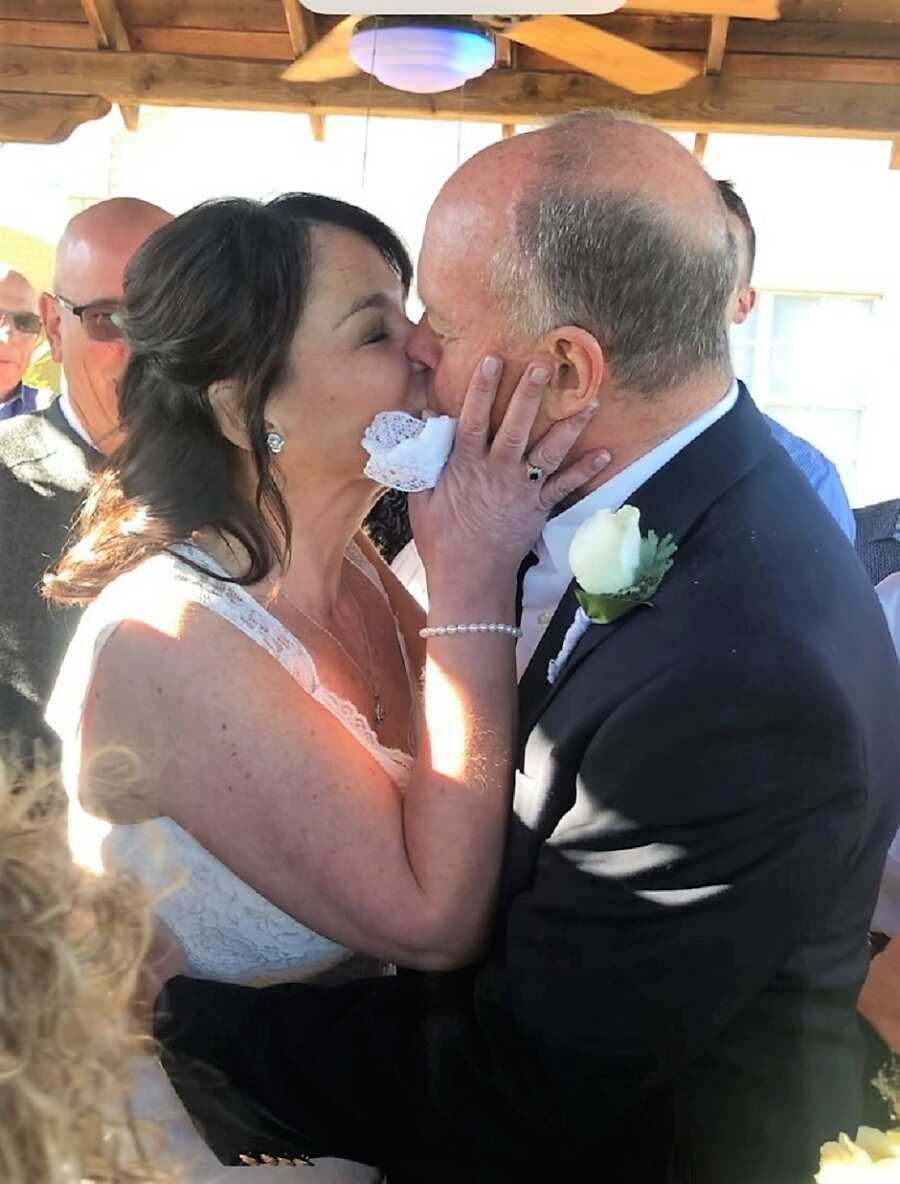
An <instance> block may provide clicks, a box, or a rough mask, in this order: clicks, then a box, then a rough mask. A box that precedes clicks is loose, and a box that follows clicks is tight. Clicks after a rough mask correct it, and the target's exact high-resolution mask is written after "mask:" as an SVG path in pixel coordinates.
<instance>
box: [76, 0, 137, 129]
mask: <svg viewBox="0 0 900 1184" xmlns="http://www.w3.org/2000/svg"><path fill="white" fill-rule="evenodd" d="M81 7H82V9H83V10H84V15H85V17H86V18H87V23H88V24H89V25H90V27H91V32H92V33H93V35H94V40H95V41H96V43H97V49H99V50H101V51H103V52H106V51H109V50H113V51H117V52H119V53H128V52H129V51H130V49H131V38H130V37H129V36H128V30H127V29H126V28H125V22H124V21H123V20H122V14H121V13H120V12H119V5H118V3H117V0H81ZM119 112H120V114H121V116H122V122H123V123H124V124H125V126H126V128H127V129H128V130H129V131H130V132H136V131H137V128H138V120H139V119H140V107H139V106H137V105H136V104H134V103H119Z"/></svg>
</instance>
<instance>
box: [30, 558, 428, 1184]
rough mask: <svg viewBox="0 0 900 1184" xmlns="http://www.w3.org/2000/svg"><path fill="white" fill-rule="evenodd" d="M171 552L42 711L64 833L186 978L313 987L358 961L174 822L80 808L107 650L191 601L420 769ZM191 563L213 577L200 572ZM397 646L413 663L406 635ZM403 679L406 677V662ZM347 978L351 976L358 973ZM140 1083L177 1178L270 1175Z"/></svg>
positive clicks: (297, 1172) (393, 763)
mask: <svg viewBox="0 0 900 1184" xmlns="http://www.w3.org/2000/svg"><path fill="white" fill-rule="evenodd" d="M174 550H175V552H176V553H175V554H172V553H169V554H162V555H157V556H155V557H154V558H152V559H149V560H146V561H145V562H144V563H142V564H140V565H139V566H138V567H136V568H135V569H134V570H133V571H131V572H128V573H126V574H125V575H123V576H120V577H119V578H118V579H116V580H114V581H113V582H112V583H111V584H109V585H108V586H107V587H106V588H105V589H104V590H103V592H102V593H101V594H100V596H99V597H98V598H97V600H96V601H95V602H94V603H93V604H92V605H91V606H90V608H88V610H87V612H86V613H85V614H84V617H83V618H82V620H81V623H80V625H79V628H78V631H77V633H76V635H75V638H74V640H73V642H72V644H71V646H70V647H69V651H68V653H67V654H66V658H65V661H64V662H63V666H62V670H61V671H60V675H59V679H58V681H57V684H56V687H55V689H54V692H53V695H52V697H51V700H50V703H49V705H48V708H47V721H48V723H49V724H50V725H51V726H52V727H53V728H54V730H55V731H56V732H57V733H58V734H59V736H60V738H61V740H62V742H63V774H64V780H65V783H66V788H67V791H68V794H69V829H70V835H71V836H72V845H73V850H74V851H75V853H76V858H77V859H78V860H79V862H81V863H84V864H87V865H88V866H94V867H97V866H99V865H101V864H102V865H103V866H108V867H109V866H113V867H121V868H126V869H129V870H131V871H136V872H138V874H139V875H140V876H141V878H142V879H143V880H144V881H145V882H146V883H147V884H148V886H149V888H150V889H151V892H152V893H153V895H154V898H155V899H156V901H157V903H156V906H155V911H156V913H157V915H158V916H159V917H160V918H161V920H162V921H163V922H164V923H165V924H166V925H167V926H168V928H169V929H170V930H171V931H172V933H173V935H174V936H175V938H176V939H177V941H178V942H179V944H180V945H181V947H182V949H183V950H184V952H185V955H186V958H187V962H188V973H189V974H191V975H193V976H196V977H200V978H205V979H215V980H218V981H220V982H232V983H243V984H247V985H251V986H263V985H268V984H272V983H279V982H289V981H300V980H304V979H310V978H314V977H316V978H318V977H319V976H321V975H322V974H323V973H329V972H333V971H335V968H339V967H345V968H346V969H347V970H349V968H350V966H349V964H350V961H351V959H353V958H354V955H353V952H352V951H351V950H349V949H347V948H346V947H345V946H343V945H340V944H339V943H338V942H335V941H332V940H331V939H330V938H327V937H323V936H322V935H321V934H318V933H315V932H314V931H313V930H311V929H309V928H307V927H306V926H305V925H302V924H301V923H300V922H299V921H296V920H295V919H294V918H293V917H290V916H288V915H287V913H284V912H283V911H282V910H281V909H279V908H277V907H276V906H275V905H273V904H272V903H271V902H270V901H268V900H266V899H265V898H264V897H263V896H261V895H260V894H259V893H258V892H256V891H255V890H254V889H253V888H252V887H251V886H250V885H249V884H247V883H246V882H245V881H243V880H242V879H240V877H239V876H237V875H235V873H234V872H232V871H231V870H230V868H228V867H226V865H225V864H223V863H222V862H221V861H220V860H218V859H217V858H216V857H215V856H214V855H213V854H212V853H211V852H210V851H208V850H207V849H206V848H205V847H203V846H202V845H201V844H200V843H199V842H197V840H196V839H194V838H193V837H192V836H191V835H190V834H188V832H187V831H186V830H184V829H183V828H182V827H181V826H179V825H178V823H176V822H174V821H173V820H172V819H170V818H158V819H155V820H153V821H152V822H142V823H138V824H135V825H110V824H109V823H107V822H103V821H101V820H99V819H96V818H93V817H91V816H90V815H88V814H86V813H85V811H84V810H83V808H82V807H81V805H80V803H79V801H78V796H77V785H78V773H79V765H80V760H81V754H80V736H79V729H80V723H81V718H82V714H83V710H84V704H85V700H86V696H87V693H88V690H89V688H90V685H91V680H92V676H93V671H94V668H95V666H96V662H97V658H98V656H99V654H100V651H101V650H102V648H103V645H104V644H105V642H106V641H107V640H108V638H109V637H110V636H111V635H112V634H113V633H114V631H115V629H116V628H117V627H118V625H119V624H120V623H121V622H122V621H125V620H132V621H133V620H141V621H145V622H147V623H148V624H150V625H156V626H159V625H160V624H161V621H162V619H163V617H167V618H168V619H171V617H172V614H173V613H174V614H176V616H177V615H178V614H179V610H180V608H181V606H183V605H184V603H185V602H190V603H193V604H200V605H203V606H204V607H205V608H207V609H210V610H211V611H213V612H215V613H217V614H218V615H219V616H221V617H222V618H224V619H225V620H226V621H228V622H229V623H230V624H232V625H233V626H234V627H235V628H236V629H238V630H240V632H241V633H243V634H244V635H245V636H246V637H249V638H250V639H251V640H252V641H254V642H256V643H257V644H258V645H260V646H261V647H262V648H263V649H264V650H265V651H266V652H267V653H268V654H270V655H271V656H272V657H273V658H274V659H275V661H277V662H278V663H279V664H280V665H281V666H282V667H283V668H284V669H285V670H286V671H287V672H288V674H290V676H291V677H292V678H293V679H294V680H295V681H296V682H297V683H299V685H300V686H301V687H302V688H303V689H304V690H305V691H306V692H307V693H308V694H309V695H311V696H312V697H313V698H314V699H316V700H317V702H319V703H321V705H322V706H323V707H324V708H325V709H326V710H327V711H329V712H330V713H331V714H332V715H333V716H334V717H335V718H336V719H337V720H338V721H339V722H340V723H341V724H342V725H343V726H344V727H345V728H346V729H347V731H348V732H350V733H351V734H352V735H353V736H354V737H355V739H356V740H357V741H358V742H359V743H360V744H361V745H362V746H363V747H364V748H366V749H367V750H368V751H369V752H370V753H371V754H372V756H373V757H374V758H375V759H376V760H377V761H378V762H379V764H380V765H381V766H382V768H384V770H385V771H386V773H387V774H388V776H389V777H390V778H391V779H392V780H393V781H394V782H395V783H396V784H397V785H399V786H402V785H404V784H405V783H406V782H407V780H408V779H409V775H410V772H411V770H412V765H413V758H412V757H411V756H410V755H409V754H408V753H405V752H401V751H400V750H398V749H392V748H386V747H384V746H383V745H382V744H381V743H380V742H379V740H378V738H377V736H376V735H375V733H374V731H373V730H372V728H371V726H370V724H369V722H368V720H367V719H366V718H365V717H364V716H363V715H362V714H361V713H360V712H359V711H358V710H357V708H356V707H355V706H354V705H353V704H352V703H348V702H347V701H346V700H345V699H342V698H341V697H340V696H338V695H335V694H334V693H332V692H331V691H330V690H329V689H328V687H326V686H325V685H324V684H323V683H322V682H321V680H320V678H319V675H318V671H317V669H316V665H315V662H314V660H313V658H312V655H311V654H310V653H309V651H308V650H307V649H306V648H305V646H303V644H302V643H301V642H300V641H299V640H298V639H297V638H296V637H294V635H293V634H292V633H290V632H289V631H288V630H287V629H286V628H285V627H284V626H283V625H282V624H281V622H280V621H278V620H277V619H276V618H275V617H274V616H272V614H271V613H269V612H267V610H266V609H265V608H263V606H262V605H261V604H260V603H259V602H258V601H257V600H255V599H254V598H253V596H252V595H251V594H250V593H249V592H248V591H247V589H246V588H242V587H240V586H238V585H236V584H231V583H225V582H223V581H222V580H221V579H218V578H216V574H218V575H224V574H225V573H224V572H223V570H222V569H221V568H220V567H218V565H217V564H216V563H215V562H214V561H213V560H212V559H211V558H210V557H209V556H208V555H207V554H206V553H205V552H203V551H201V550H200V549H199V548H197V547H195V546H193V545H191V544H184V545H182V546H180V547H178V548H175V549H174ZM347 557H348V559H349V560H350V562H352V563H353V564H354V565H355V566H356V567H357V568H358V569H359V570H360V571H361V572H362V573H363V574H364V575H365V576H366V577H367V578H368V579H370V580H371V581H372V582H373V583H374V584H375V586H376V587H377V589H378V591H379V593H380V594H381V595H382V596H384V597H385V599H387V594H386V593H385V591H384V588H383V587H382V585H381V582H380V580H379V578H378V575H377V573H376V572H375V569H374V568H373V567H372V566H371V564H370V563H369V562H368V560H367V559H366V558H365V557H364V556H363V554H362V552H361V551H360V550H359V549H358V548H357V547H356V545H355V544H351V549H350V551H348V555H347ZM184 559H188V560H190V561H191V562H190V563H186V562H184ZM192 564H199V565H200V566H202V567H204V568H206V569H207V571H208V572H210V573H213V574H206V573H205V572H203V571H198V570H197V568H196V567H194V566H192ZM398 639H399V640H400V645H401V650H402V651H403V654H404V660H406V652H405V649H404V647H403V639H402V636H401V635H400V632H399V629H398ZM407 672H408V673H411V672H410V670H409V664H408V663H407ZM366 971H368V972H369V973H371V964H367V965H366V966H365V967H364V968H363V967H362V966H361V967H360V969H359V971H358V973H359V974H362V973H365V972H366ZM337 974H338V976H339V975H340V974H341V971H340V970H338V971H337ZM332 977H334V976H333V975H332ZM348 977H353V975H352V973H350V974H348ZM135 1073H136V1080H137V1086H136V1091H137V1096H136V1099H135V1101H136V1105H137V1108H138V1110H139V1111H140V1112H141V1113H142V1114H144V1115H145V1116H146V1117H148V1118H153V1117H156V1118H157V1120H158V1121H160V1122H161V1123H162V1125H163V1126H164V1128H165V1131H166V1136H167V1141H168V1147H169V1151H170V1152H171V1153H172V1154H173V1155H175V1157H176V1162H178V1163H179V1165H180V1164H187V1165H188V1170H187V1173H186V1174H184V1173H182V1174H181V1178H182V1179H184V1180H185V1181H186V1184H206V1182H207V1181H209V1182H212V1181H214V1180H219V1179H221V1178H222V1176H223V1175H225V1173H226V1171H231V1170H233V1171H240V1173H241V1175H240V1176H239V1177H236V1178H235V1179H236V1180H237V1181H239V1182H241V1184H242V1182H243V1181H246V1180H248V1179H251V1178H252V1176H253V1173H254V1172H256V1171H257V1170H259V1171H264V1170H265V1169H263V1168H259V1169H256V1168H240V1169H223V1168H222V1166H221V1164H219V1163H218V1161H216V1160H215V1159H214V1157H213V1156H212V1155H211V1153H210V1152H209V1151H208V1150H207V1148H206V1146H205V1144H203V1143H202V1141H200V1140H199V1138H198V1136H197V1135H196V1133H195V1132H194V1129H193V1127H192V1126H191V1124H190V1122H189V1120H188V1118H187V1115H186V1113H185V1112H184V1110H183V1109H182V1108H181V1106H180V1104H178V1103H177V1100H174V1099H171V1098H170V1101H171V1102H172V1104H173V1111H172V1113H170V1114H160V1113H159V1111H158V1109H157V1105H156V1100H157V1099H158V1098H159V1097H160V1096H163V1095H166V1089H167V1086H166V1083H165V1079H164V1077H161V1076H160V1075H161V1074H162V1070H161V1069H160V1068H159V1066H158V1065H157V1064H155V1063H151V1064H149V1065H144V1066H136V1068H135ZM169 1094H171V1090H169ZM309 1172H310V1169H309V1168H308V1167H307V1168H304V1167H297V1168H292V1167H287V1166H285V1167H283V1168H282V1170H281V1171H280V1172H279V1175H278V1178H279V1179H284V1180H290V1179H293V1178H296V1179H300V1178H302V1179H308V1178H309ZM248 1173H249V1175H248ZM264 1178H266V1179H267V1178H268V1175H266V1176H265V1177H264ZM315 1178H316V1181H318V1184H331V1182H332V1181H334V1184H338V1182H340V1184H344V1182H347V1184H349V1182H356V1181H359V1182H360V1184H362V1182H366V1184H368V1182H370V1181H374V1180H377V1179H378V1178H379V1173H378V1172H377V1171H376V1170H375V1169H373V1168H369V1167H364V1166H362V1165H358V1164H351V1163H347V1162H345V1161H338V1160H332V1161H325V1160H319V1161H317V1163H316V1169H315Z"/></svg>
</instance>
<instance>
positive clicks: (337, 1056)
mask: <svg viewBox="0 0 900 1184" xmlns="http://www.w3.org/2000/svg"><path fill="white" fill-rule="evenodd" d="M630 500H631V501H632V502H633V503H634V504H636V505H638V506H639V507H640V509H641V511H642V529H643V530H645V531H646V530H647V529H649V528H654V529H655V530H656V531H657V532H660V533H665V532H668V531H671V532H672V533H673V534H674V536H675V537H676V539H677V540H678V543H679V550H678V552H677V554H676V556H675V564H674V567H673V568H672V570H671V571H670V572H669V574H668V575H667V576H666V578H665V580H664V582H663V584H662V586H661V587H660V589H659V591H658V593H657V594H656V596H655V597H654V604H653V607H646V608H640V609H638V610H636V611H634V612H632V613H631V614H630V615H628V616H625V617H624V618H621V619H620V620H619V621H618V622H616V623H615V624H614V625H611V626H595V627H593V628H592V629H591V630H590V631H589V632H588V634H587V635H586V636H585V637H584V638H583V639H582V641H581V642H580V644H579V645H578V648H577V649H576V651H575V652H574V654H573V656H572V657H571V659H570V661H569V662H568V665H567V666H566V667H565V669H564V671H563V673H562V676H561V678H560V679H559V681H557V683H556V684H555V685H554V686H552V687H550V686H548V685H547V682H546V677H545V672H546V667H547V662H548V660H549V659H550V658H551V657H553V656H555V654H556V652H557V650H558V649H559V646H560V644H561V642H562V638H563V635H564V633H565V631H566V628H567V626H568V625H569V623H570V621H571V619H572V616H573V613H574V610H575V600H574V596H573V593H572V590H571V589H570V591H569V593H568V594H567V596H566V597H565V599H564V600H563V603H562V604H561V606H560V609H559V611H558V613H557V614H556V617H555V618H554V620H553V622H552V623H551V625H550V626H549V628H548V631H547V634H546V635H545V637H544V640H543V642H542V644H541V646H540V647H539V649H538V651H537V653H536V655H535V658H534V660H533V661H532V663H531V666H530V667H529V669H528V671H526V674H525V676H524V678H523V680H522V683H521V687H520V696H521V749H520V752H519V759H518V770H519V771H518V773H517V779H516V794H515V804H514V809H515V817H514V820H513V823H512V825H511V828H510V834H509V842H508V848H507V852H506V861H505V870H504V880H503V893H502V901H501V905H500V909H499V914H498V924H497V932H496V940H495V944H494V948H493V949H492V951H491V952H490V954H489V956H488V957H487V959H486V961H485V962H484V964H483V965H482V966H480V967H477V968H475V969H473V970H470V971H464V972H460V973H458V974H452V975H427V976H426V975H415V974H401V975H400V976H398V977H397V978H395V979H393V980H391V979H383V980H379V981H377V982H372V981H368V982H363V983H356V984H351V985H349V986H346V987H342V988H339V989H337V990H334V991H330V992H329V991H323V990H321V989H318V990H317V989H316V988H315V987H308V986H295V985H289V986H279V987H272V988H269V989H267V990H260V991H255V990H251V989H247V988H241V987H232V986H225V985H220V984H215V983H209V982H197V981H193V980H190V979H186V978H176V979H174V980H172V982H171V983H170V984H169V986H168V989H167V992H166V993H165V994H164V997H163V1000H162V1004H161V1007H160V1009H159V1011H158V1017H159V1029H158V1031H159V1034H160V1035H161V1037H162V1039H163V1040H164V1042H165V1043H166V1046H167V1053H166V1056H167V1063H168V1065H169V1068H170V1072H171V1073H172V1074H173V1079H174V1081H175V1083H176V1087H177V1088H178V1090H179V1092H180V1093H181V1096H182V1098H183V1100H184V1101H185V1103H186V1104H187V1106H188V1108H189V1109H191V1110H192V1111H193V1112H194V1113H195V1115H196V1117H197V1120H198V1121H199V1123H200V1125H201V1128H202V1129H203V1130H204V1133H205V1135H206V1137H207V1139H208V1140H209V1142H210V1144H211V1145H212V1147H213V1149H214V1150H215V1151H216V1153H217V1154H218V1155H219V1156H220V1158H222V1159H223V1161H224V1162H227V1163H235V1162H238V1157H239V1156H240V1154H241V1153H243V1154H245V1155H249V1156H252V1157H258V1156H260V1155H261V1154H268V1155H271V1156H278V1155H284V1156H291V1155H296V1154H298V1153H312V1154H317V1153H318V1154H321V1153H324V1152H330V1153H332V1154H341V1155H345V1156H347V1157H349V1158H352V1159H364V1160H368V1161H370V1162H373V1163H378V1164H382V1165H385V1166H386V1167H387V1169H388V1176H389V1180H390V1181H391V1184H398V1182H406V1181H409V1182H412V1181H417V1182H423V1181H428V1182H429V1184H434V1182H440V1181H448V1182H449V1181H485V1182H486V1181H492V1182H501V1181H502V1182H504V1184H506V1182H509V1184H511V1182H512V1181H521V1180H523V1179H527V1178H529V1177H531V1176H534V1177H540V1178H542V1179H552V1180H569V1179H582V1178H587V1177H588V1176H590V1177H591V1178H596V1179H597V1180H601V1181H616V1182H619V1181H628V1182H634V1181H640V1182H646V1184H663V1182H665V1181H670V1182H675V1181H677V1182H678V1184H687V1182H688V1181H690V1182H691V1184H724V1182H725V1181H728V1184H763V1182H764V1184H787V1182H789V1181H790V1182H791V1184H801V1181H802V1182H803V1184H806V1182H807V1181H808V1180H809V1179H810V1178H811V1174H812V1172H813V1171H814V1169H815V1166H816V1163H817V1150H818V1147H819V1144H820V1143H821V1142H823V1141H824V1140H825V1139H828V1138H832V1137H834V1136H835V1135H836V1134H837V1132H838V1131H840V1130H849V1131H855V1129H856V1123H857V1120H858V1117H859V1114H860V1101H861V1093H862V1073H861V1066H862V1055H863V1053H862V1041H861V1033H860V1029H859V1023H858V1020H857V1017H856V1014H855V1006H854V1005H855V1000H856V996H857V992H858V990H859V987H860V984H861V982H862V979H863V976H864V974H865V972H866V965H867V945H866V931H867V927H868V922H869V918H870V916H871V912H872V907H873V903H874V900H875V895H876V890H877V887H878V881H879V876H880V873H881V868H882V863H883V858H884V853H885V849H886V847H887V844H888V842H889V840H890V837H891V835H892V834H893V832H894V830H895V828H896V825H897V815H898V806H897V800H898V793H897V787H898V785H900V727H898V723H900V685H898V669H897V662H896V658H895V657H894V653H893V649H892V647H891V643H890V640H889V638H888V635H887V630H886V627H885V623H884V619H883V616H882V614H881V610H880V608H879V606H878V603H877V601H876V599H875V596H874V594H873V592H872V589H871V587H870V585H869V583H868V581H867V579H866V576H865V573H864V571H863V570H862V567H861V566H860V564H859V562H858V561H857V559H856V556H855V555H854V553H853V549H852V547H851V546H850V544H849V543H848V542H847V540H846V538H845V537H844V536H843V535H842V533H841V532H840V530H839V529H838V527H837V526H836V525H835V523H834V521H833V520H832V519H831V517H830V515H829V514H828V512H827V510H825V509H824V508H823V507H822V505H821V504H820V502H819V500H818V498H817V497H816V495H815V493H814V492H813V490H812V489H811V488H810V486H809V483H808V482H807V481H806V480H805V479H804V477H803V476H802V474H800V473H799V472H798V471H797V470H796V468H795V467H794V466H793V465H792V463H791V461H790V460H789V458H788V457H787V456H786V454H785V453H784V451H783V449H782V448H781V447H780V446H779V445H778V444H777V443H776V442H775V441H774V440H773V439H772V436H771V433H770V432H769V430H768V428H767V426H766V424H765V422H764V420H763V419H762V417H761V416H760V414H759V412H758V411H757V410H756V409H755V408H754V407H753V405H752V403H751V401H750V399H749V397H748V396H747V395H746V393H745V392H744V393H743V394H742V397H741V398H740V400H739V402H738V404H737V406H736V407H735V409H734V410H733V411H732V412H730V413H729V414H728V415H726V416H725V417H724V418H723V419H722V420H720V421H719V422H718V423H716V424H715V425H714V426H713V427H711V428H710V429H708V430H707V431H706V432H705V433H704V434H703V435H702V436H701V437H699V438H698V439H697V440H696V441H695V442H694V443H692V444H691V445H689V446H688V447H687V448H686V449H684V450H683V451H682V452H681V453H680V454H679V455H678V456H677V457H675V458H674V459H673V460H672V461H671V462H670V463H669V464H668V465H667V466H666V467H665V468H664V469H663V470H661V471H660V472H659V473H658V474H657V475H656V476H655V477H653V478H652V479H651V480H650V481H648V482H647V483H646V485H645V486H644V487H643V488H642V489H640V490H639V491H638V492H637V493H636V494H635V496H634V497H633V498H632V499H630ZM204 1065H205V1066H213V1067H214V1068H215V1070H216V1071H217V1073H218V1074H219V1076H218V1078H217V1084H216V1085H214V1086H212V1087H210V1084H209V1081H210V1079H209V1077H205V1076H204V1073H203V1072H202V1069H201V1066H204Z"/></svg>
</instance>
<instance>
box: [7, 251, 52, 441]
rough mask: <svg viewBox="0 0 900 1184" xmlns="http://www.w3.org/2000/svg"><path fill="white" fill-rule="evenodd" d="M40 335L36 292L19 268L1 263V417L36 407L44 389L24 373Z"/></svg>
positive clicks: (33, 409) (10, 416)
mask: <svg viewBox="0 0 900 1184" xmlns="http://www.w3.org/2000/svg"><path fill="white" fill-rule="evenodd" d="M40 335H41V317H40V312H39V305H38V294H37V292H35V290H34V288H33V287H32V286H31V284H30V283H29V282H28V280H27V279H26V278H25V276H24V275H22V273H21V272H20V271H16V270H15V269H14V268H12V267H10V266H9V264H8V263H0V419H12V417H13V416H14V415H21V414H22V412H23V411H36V410H37V407H38V401H39V400H40V398H41V396H42V395H43V394H44V393H45V392H43V391H41V390H40V388H39V387H35V386H28V385H27V384H26V383H25V382H24V381H23V376H24V374H25V371H26V370H27V369H28V367H29V365H30V364H31V355H32V354H33V353H34V348H35V346H36V345H37V343H38V339H39V337H40Z"/></svg>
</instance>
